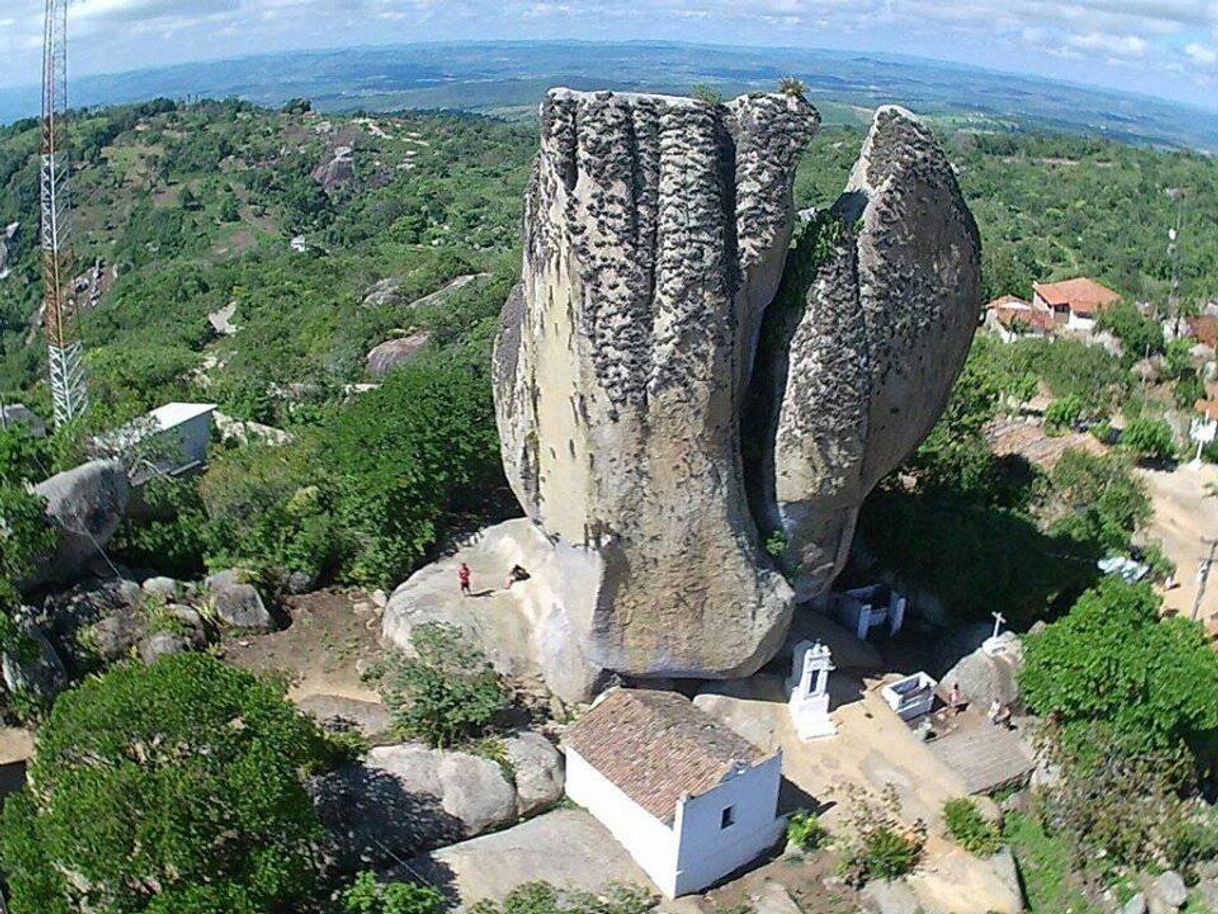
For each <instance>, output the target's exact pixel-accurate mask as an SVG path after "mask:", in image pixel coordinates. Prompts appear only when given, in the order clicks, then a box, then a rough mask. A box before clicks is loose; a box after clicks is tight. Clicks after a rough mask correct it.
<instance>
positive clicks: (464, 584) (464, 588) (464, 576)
mask: <svg viewBox="0 0 1218 914" xmlns="http://www.w3.org/2000/svg"><path fill="white" fill-rule="evenodd" d="M469 575H470V570H469V566H468V565H466V564H465V563H464V562H462V563H461V567H460V568H458V569H457V580H458V581H460V582H461V593H462V595H463V596H467V597H468V596H471V595H472V592H471V591H470V587H469Z"/></svg>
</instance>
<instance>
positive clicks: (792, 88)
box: [778, 76, 808, 98]
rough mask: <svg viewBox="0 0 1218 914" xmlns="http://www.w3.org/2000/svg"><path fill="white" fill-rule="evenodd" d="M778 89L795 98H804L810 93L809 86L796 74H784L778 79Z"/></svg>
mask: <svg viewBox="0 0 1218 914" xmlns="http://www.w3.org/2000/svg"><path fill="white" fill-rule="evenodd" d="M778 91H779V92H781V93H782V94H783V95H790V96H792V97H793V98H803V97H804V96H805V95H807V93H808V87H807V85H806V84H805V83H804V81H803V80H802V79H799V78H798V77H796V76H784V77H783V78H782V79H780V80H778Z"/></svg>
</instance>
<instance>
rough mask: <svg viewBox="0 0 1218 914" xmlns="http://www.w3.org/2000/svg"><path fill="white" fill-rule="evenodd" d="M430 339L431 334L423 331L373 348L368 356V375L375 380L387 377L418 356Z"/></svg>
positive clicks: (387, 341)
mask: <svg viewBox="0 0 1218 914" xmlns="http://www.w3.org/2000/svg"><path fill="white" fill-rule="evenodd" d="M430 339H431V334H430V333H428V332H427V331H426V330H421V331H419V332H418V333H412V334H410V336H404V337H401V338H400V339H394V340H386V341H385V342H383V343H381V344H379V345H377V346H373V347H372V349H371V350H369V352H368V356H367V364H368V374H369V375H371V376H372V377H374V378H383V377H385V375H387V374H389V372H391V371H393V369H395V368H398V367H400V366H402V365H405V364H406V363H407V362H409V361H410V360H411V359H413V358H414V357H415V356H416V355H418V354H419V353H420V352H421V351H422V350H423V347H424V346H426V345H427V341H428V340H430Z"/></svg>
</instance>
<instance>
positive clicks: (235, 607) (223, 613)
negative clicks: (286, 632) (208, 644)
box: [204, 569, 276, 634]
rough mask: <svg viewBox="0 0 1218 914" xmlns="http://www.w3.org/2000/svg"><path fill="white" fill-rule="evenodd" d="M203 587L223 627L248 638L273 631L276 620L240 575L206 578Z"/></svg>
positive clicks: (230, 573)
mask: <svg viewBox="0 0 1218 914" xmlns="http://www.w3.org/2000/svg"><path fill="white" fill-rule="evenodd" d="M204 584H205V586H206V588H207V591H208V594H209V596H210V599H211V602H212V605H213V607H214V609H215V611H216V616H217V618H219V620H220V621H221V622H222V623H223V624H224V625H225V626H226V627H228V628H231V629H236V630H238V631H244V632H249V633H250V634H265V633H267V632H273V631H274V630H275V628H276V625H275V619H274V617H272V616H271V614H270V612H269V611H268V610H267V608H266V604H265V603H263V602H262V596H261V595H260V594H259V593H258V588H256V587H254V585H253V584H250V583H247V582H246V580H245V575H244V574H243V573H242V572H241V571H239V570H237V569H229V570H227V571H221V572H218V573H217V574H213V575H211V576H210V577H209V578H207V580H206V581H205V582H204Z"/></svg>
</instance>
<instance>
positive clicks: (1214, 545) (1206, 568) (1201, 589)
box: [1192, 537, 1218, 622]
mask: <svg viewBox="0 0 1218 914" xmlns="http://www.w3.org/2000/svg"><path fill="white" fill-rule="evenodd" d="M1201 544H1202V545H1203V546H1209V547H1210V551H1209V555H1208V556H1206V557H1205V558H1204V559H1202V560H1201V564H1200V566H1199V567H1198V568H1197V599H1195V600H1194V601H1193V615H1192V619H1193V621H1194V622H1196V621H1197V616H1198V615H1199V614H1200V612H1201V600H1202V599H1203V598H1204V597H1205V585H1206V584H1207V583H1208V582H1209V579H1210V566H1212V565H1213V564H1214V561H1215V559H1214V554H1215V552H1218V539H1213V538H1210V537H1202V539H1201Z"/></svg>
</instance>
